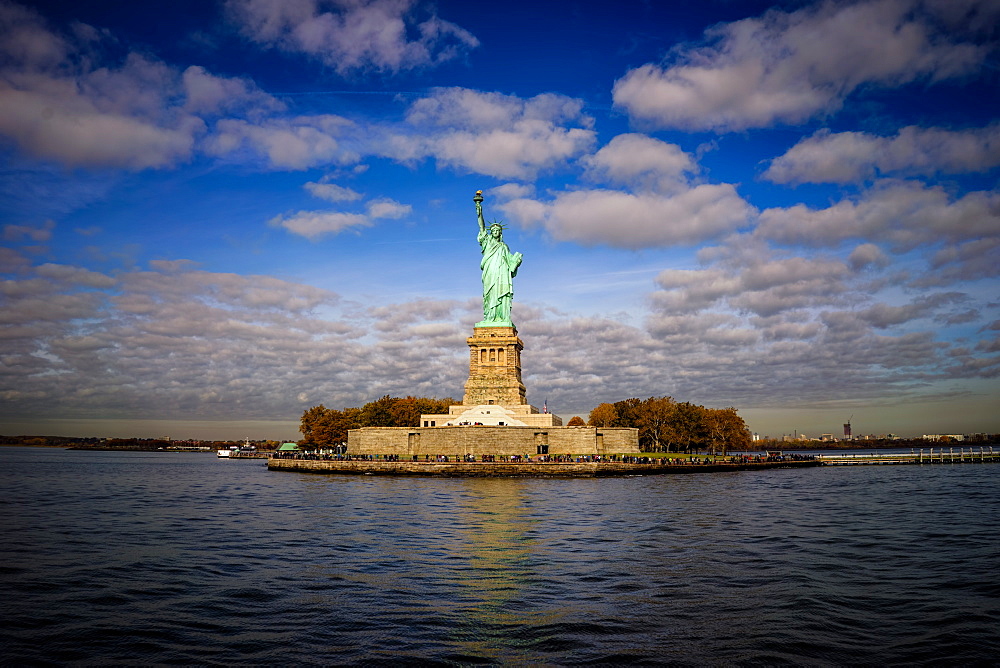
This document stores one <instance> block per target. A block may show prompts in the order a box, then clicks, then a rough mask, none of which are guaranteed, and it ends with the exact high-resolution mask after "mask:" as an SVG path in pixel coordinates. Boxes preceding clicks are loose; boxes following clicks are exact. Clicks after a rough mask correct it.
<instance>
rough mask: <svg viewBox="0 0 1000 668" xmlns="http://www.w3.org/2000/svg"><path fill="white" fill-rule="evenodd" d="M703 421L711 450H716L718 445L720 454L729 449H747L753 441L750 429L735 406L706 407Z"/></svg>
mask: <svg viewBox="0 0 1000 668" xmlns="http://www.w3.org/2000/svg"><path fill="white" fill-rule="evenodd" d="M704 422H705V428H706V433H707V436H708V443H709V446H710V447H711V448H712V452H718V450H719V448H720V447H721V449H722V454H726V453H727V452H728V451H729V450H747V449H749V448H750V444H751V443H752V442H753V438H752V436H751V434H750V429H749V428H748V427H747V425H746V422H744V421H743V418H741V417H740V416H739V415H738V414H737V413H736V409H735V408H732V407H729V408H715V409H712V408H709V409H706V413H705V420H704Z"/></svg>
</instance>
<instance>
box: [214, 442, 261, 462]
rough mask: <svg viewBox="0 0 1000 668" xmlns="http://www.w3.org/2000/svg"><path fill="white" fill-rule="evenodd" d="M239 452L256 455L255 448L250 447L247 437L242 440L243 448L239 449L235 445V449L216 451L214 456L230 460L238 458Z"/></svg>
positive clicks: (253, 446)
mask: <svg viewBox="0 0 1000 668" xmlns="http://www.w3.org/2000/svg"><path fill="white" fill-rule="evenodd" d="M241 452H243V453H253V454H254V455H256V454H257V446H255V445H250V438H249V437H247V438H245V439H244V440H243V446H242V447H240V446H238V445H237V446H236V447H235V448H226V449H223V450H218V451H216V455H218V456H219V457H225V458H229V459H232V458H234V457H239V456H240V453H241Z"/></svg>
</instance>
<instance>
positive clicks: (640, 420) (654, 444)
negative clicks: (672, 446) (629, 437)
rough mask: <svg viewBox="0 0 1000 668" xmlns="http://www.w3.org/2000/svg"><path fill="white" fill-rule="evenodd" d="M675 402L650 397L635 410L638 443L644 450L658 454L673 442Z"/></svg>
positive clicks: (664, 398)
mask: <svg viewBox="0 0 1000 668" xmlns="http://www.w3.org/2000/svg"><path fill="white" fill-rule="evenodd" d="M675 412H676V402H675V401H674V400H673V398H671V397H650V398H649V399H646V400H645V401H643V402H642V404H641V405H640V406H639V408H638V410H637V418H636V424H635V425H634V426H636V427H638V428H639V443H640V444H641V445H642V446H643V449H644V450H648V451H650V452H660V451H662V450H664V449H667V448H668V447H669V443H671V442H672V441H673V440H674V437H675V434H674V424H673V422H674V413H675Z"/></svg>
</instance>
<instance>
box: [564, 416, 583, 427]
mask: <svg viewBox="0 0 1000 668" xmlns="http://www.w3.org/2000/svg"><path fill="white" fill-rule="evenodd" d="M586 425H587V423H586V422H584V421H583V418H582V417H580V416H579V415H574V416H573V417H571V418H570V419H569V422H567V423H566V426H567V427H585V426H586Z"/></svg>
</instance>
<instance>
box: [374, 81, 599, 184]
mask: <svg viewBox="0 0 1000 668" xmlns="http://www.w3.org/2000/svg"><path fill="white" fill-rule="evenodd" d="M568 123H575V124H576V125H578V126H582V127H563V125H562V124H568ZM591 124H592V119H591V118H589V117H588V116H585V115H583V114H582V102H581V101H580V100H575V99H572V98H568V97H565V96H561V95H553V94H544V95H538V96H536V97H533V98H529V99H527V100H522V99H521V98H518V97H515V96H510V95H502V94H500V93H482V92H479V91H473V90H469V89H464V88H441V89H436V90H435V91H433V92H432V94H431V95H429V96H428V97H425V98H422V99H420V100H417V101H416V102H414V103H413V104H412V105H411V107H410V109H409V111H408V112H407V117H406V124H405V125H403V126H400V127H398V128H395V129H391V130H387V134H386V136H385V138H384V139H382V140H381V144H380V146H379V147H378V149H377V151H378V152H379V153H380V154H382V155H385V156H387V157H390V158H392V159H395V160H398V161H401V162H412V161H416V160H421V159H424V158H427V157H433V158H434V159H435V160H437V161H438V163H439V164H441V165H447V166H450V167H454V168H458V169H461V170H467V171H471V172H475V173H478V174H487V175H490V176H496V177H498V178H519V179H530V178H533V177H534V176H535V175H537V174H538V173H539V172H541V171H545V170H550V169H554V168H556V167H558V166H560V165H562V164H564V163H565V162H566V161H568V160H570V159H572V158H575V157H577V156H579V155H581V154H582V153H584V152H585V151H587V150H589V149H590V147H591V146H592V145H593V143H594V138H595V133H594V131H593V130H591V129H590V125H591Z"/></svg>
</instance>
